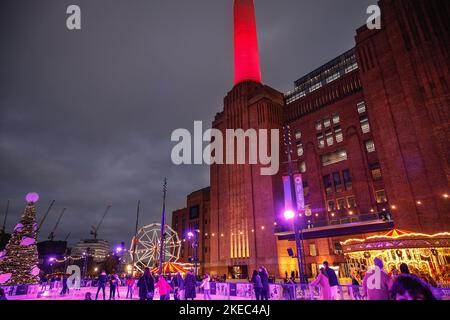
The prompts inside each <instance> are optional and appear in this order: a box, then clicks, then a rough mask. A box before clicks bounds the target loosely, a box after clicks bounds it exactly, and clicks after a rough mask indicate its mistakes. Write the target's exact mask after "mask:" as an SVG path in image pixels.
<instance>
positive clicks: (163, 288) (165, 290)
mask: <svg viewBox="0 0 450 320" xmlns="http://www.w3.org/2000/svg"><path fill="white" fill-rule="evenodd" d="M155 287H156V288H158V290H159V300H170V291H171V290H172V287H171V286H170V285H169V284H168V283H167V281H166V279H165V278H164V276H163V275H160V276H159V279H158V282H157V283H156V286H155Z"/></svg>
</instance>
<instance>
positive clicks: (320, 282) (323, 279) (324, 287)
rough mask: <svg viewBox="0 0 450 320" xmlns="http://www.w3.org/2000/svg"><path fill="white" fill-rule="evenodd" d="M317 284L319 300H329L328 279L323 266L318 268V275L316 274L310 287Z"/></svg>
mask: <svg viewBox="0 0 450 320" xmlns="http://www.w3.org/2000/svg"><path fill="white" fill-rule="evenodd" d="M333 272H334V271H333ZM317 286H319V288H320V300H331V288H330V281H329V279H328V276H327V273H326V271H325V268H320V271H319V275H318V276H317V278H316V280H315V281H314V282H313V283H311V287H313V288H314V287H317Z"/></svg>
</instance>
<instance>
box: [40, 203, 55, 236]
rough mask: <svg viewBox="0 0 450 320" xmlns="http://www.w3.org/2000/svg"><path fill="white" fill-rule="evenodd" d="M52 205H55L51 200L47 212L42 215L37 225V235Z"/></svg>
mask: <svg viewBox="0 0 450 320" xmlns="http://www.w3.org/2000/svg"><path fill="white" fill-rule="evenodd" d="M54 204H55V200H52V202H51V203H50V206H49V207H48V209H47V212H46V213H45V214H44V217H43V218H42V220H41V222H40V223H39V226H38V228H37V229H36V232H37V233H39V230H41V227H42V225H43V224H44V221H45V219H46V218H47V216H48V214H49V213H50V210H51V209H52V207H53V205H54Z"/></svg>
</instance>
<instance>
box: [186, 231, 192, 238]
mask: <svg viewBox="0 0 450 320" xmlns="http://www.w3.org/2000/svg"><path fill="white" fill-rule="evenodd" d="M187 236H188V238H189V239H191V238H193V237H194V233H193V232H192V231H189V232H188V233H187Z"/></svg>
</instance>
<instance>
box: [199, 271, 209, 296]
mask: <svg viewBox="0 0 450 320" xmlns="http://www.w3.org/2000/svg"><path fill="white" fill-rule="evenodd" d="M210 281H211V278H210V277H209V274H207V273H206V274H205V276H204V277H203V281H202V284H201V285H200V288H203V299H204V300H211V284H210Z"/></svg>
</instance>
